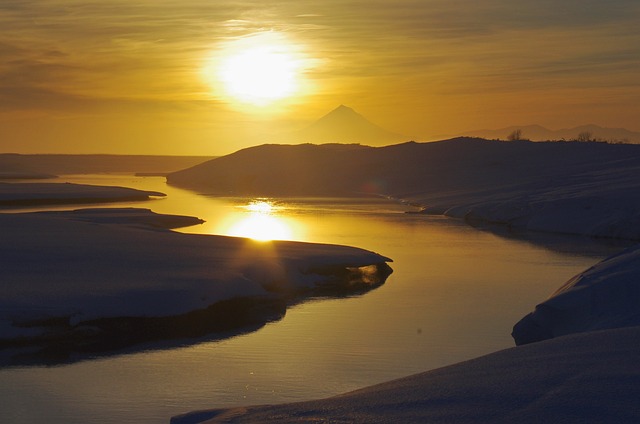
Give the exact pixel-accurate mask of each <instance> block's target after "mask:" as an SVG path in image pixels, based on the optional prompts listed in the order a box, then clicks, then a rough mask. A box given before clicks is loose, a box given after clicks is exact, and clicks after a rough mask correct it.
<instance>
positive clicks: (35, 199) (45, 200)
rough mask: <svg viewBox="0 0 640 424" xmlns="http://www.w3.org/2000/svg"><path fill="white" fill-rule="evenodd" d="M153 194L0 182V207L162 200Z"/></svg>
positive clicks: (115, 188) (110, 188)
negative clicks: (152, 198) (151, 198)
mask: <svg viewBox="0 0 640 424" xmlns="http://www.w3.org/2000/svg"><path fill="white" fill-rule="evenodd" d="M164 196H165V194H164V193H160V192H157V191H143V190H135V189H132V188H127V187H110V186H95V185H85V184H69V183H64V184H63V183H19V184H18V183H0V206H27V205H53V204H76V203H107V202H120V201H127V200H146V199H149V198H150V197H164Z"/></svg>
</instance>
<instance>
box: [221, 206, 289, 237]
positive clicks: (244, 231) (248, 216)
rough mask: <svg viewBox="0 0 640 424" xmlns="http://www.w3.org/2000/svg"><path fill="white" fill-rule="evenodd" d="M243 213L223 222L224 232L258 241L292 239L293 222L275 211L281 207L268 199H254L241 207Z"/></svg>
mask: <svg viewBox="0 0 640 424" xmlns="http://www.w3.org/2000/svg"><path fill="white" fill-rule="evenodd" d="M241 209H243V210H244V213H241V214H240V216H239V217H236V218H234V219H233V220H232V221H231V222H227V223H226V224H225V228H224V229H223V230H222V232H223V233H224V234H227V235H230V236H234V237H247V238H251V239H254V240H258V241H270V240H292V239H293V238H294V236H295V235H296V234H297V233H298V231H297V230H295V229H294V227H295V224H294V223H293V222H292V221H291V220H290V219H287V218H286V217H283V216H278V215H277V214H276V212H277V211H278V210H279V209H282V208H281V207H279V206H277V205H276V204H274V203H272V202H270V201H268V200H260V199H258V200H254V201H251V202H249V203H248V204H246V205H244V206H242V207H241Z"/></svg>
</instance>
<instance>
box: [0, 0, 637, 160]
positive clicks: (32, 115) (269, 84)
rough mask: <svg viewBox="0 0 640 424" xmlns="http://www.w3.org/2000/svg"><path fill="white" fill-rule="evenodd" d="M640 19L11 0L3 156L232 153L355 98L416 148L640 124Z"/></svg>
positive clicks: (377, 7)
mask: <svg viewBox="0 0 640 424" xmlns="http://www.w3.org/2000/svg"><path fill="white" fill-rule="evenodd" d="M639 22H640V2H638V0H610V1H603V0H562V1H557V0H553V1H551V0H536V1H532V0H483V1H476V0H386V1H382V0H368V1H364V0H326V1H309V0H292V1H231V0H215V1H214V0H140V1H132V0H101V1H97V0H93V1H92V0H3V1H2V2H1V3H0V28H2V30H1V31H0V58H1V60H0V151H1V152H18V153H35V152H44V153H61V152H78V153H151V154H204V155H216V154H226V153H230V152H232V151H235V150H237V149H239V148H243V147H247V146H251V145H255V144H262V143H264V142H267V141H276V140H277V139H278V134H285V133H287V132H292V131H295V130H298V129H301V128H303V127H305V126H306V125H308V124H310V123H311V122H313V121H314V120H316V119H318V118H319V117H321V116H322V115H324V114H326V113H327V112H329V111H330V110H332V109H334V108H335V107H337V106H338V105H340V104H345V105H348V106H350V107H352V108H354V109H356V110H357V111H358V112H360V113H361V114H363V115H364V116H366V117H367V118H368V119H370V120H371V121H373V122H375V123H376V124H378V125H380V126H382V127H384V128H386V129H388V130H390V131H393V132H397V133H401V134H406V135H407V139H415V140H418V141H423V140H431V139H434V138H438V137H440V136H446V135H452V134H459V133H463V132H464V131H467V130H472V129H480V128H501V127H506V126H509V125H527V124H534V123H535V124H540V125H543V126H547V127H549V128H552V129H558V128H563V127H572V126H577V125H581V124H586V123H594V124H598V125H601V126H606V127H626V128H627V129H630V130H634V131H640V25H638V23H639ZM265 58H266V59H265ZM256 71H257V73H256ZM245 74H246V75H245ZM250 81H252V82H250ZM256 81H257V82H256ZM243 90H244V91H243ZM247 90H249V92H246V91H247Z"/></svg>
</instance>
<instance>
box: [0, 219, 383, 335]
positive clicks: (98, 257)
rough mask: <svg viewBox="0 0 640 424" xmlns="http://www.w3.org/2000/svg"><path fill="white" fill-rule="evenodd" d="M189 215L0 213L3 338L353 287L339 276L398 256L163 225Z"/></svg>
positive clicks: (0, 322) (0, 330) (0, 327)
mask: <svg viewBox="0 0 640 424" xmlns="http://www.w3.org/2000/svg"><path fill="white" fill-rule="evenodd" d="M184 220H185V217H172V216H164V215H161V216H159V215H157V214H153V213H152V212H151V211H148V210H136V209H115V210H112V211H111V210H109V209H98V210H80V211H71V212H55V213H54V212H46V213H24V214H8V213H5V214H0V232H1V233H2V238H1V239H0V281H2V284H1V285H0V341H3V340H4V342H8V341H11V340H16V339H17V338H19V337H23V338H27V339H28V338H30V337H34V334H35V337H36V338H38V337H40V336H41V335H47V337H63V336H64V335H65V334H66V333H67V332H69V331H71V332H73V331H76V330H78V331H81V330H82V331H84V330H86V328H84V327H83V324H87V323H88V324H90V325H95V320H99V319H105V318H106V319H115V318H123V317H124V318H127V319H130V318H136V317H138V318H140V317H169V316H178V315H183V314H188V313H191V312H193V311H199V310H203V309H206V308H208V307H210V306H211V305H215V304H218V303H220V302H222V301H226V300H231V299H239V298H242V299H246V298H251V297H258V298H264V300H265V301H270V300H271V299H272V298H273V297H274V296H281V297H282V296H290V295H291V294H294V293H299V292H300V291H301V290H304V289H316V288H323V287H324V286H325V285H331V283H333V285H334V286H336V287H335V288H336V289H341V288H344V289H345V290H349V289H350V288H349V287H340V286H341V285H342V284H347V282H346V281H345V280H343V279H340V278H339V277H340V276H341V275H340V273H341V272H345V269H346V268H347V267H354V268H358V267H363V266H368V265H373V264H383V263H385V262H388V261H390V259H388V258H385V257H383V256H381V255H378V254H376V253H373V252H369V251H366V250H362V249H357V248H351V247H346V246H337V245H323V244H310V243H300V242H285V241H278V242H276V241H274V242H268V243H264V242H256V241H252V240H248V239H242V238H233V237H223V236H213V235H195V234H182V233H176V232H172V231H169V230H164V229H162V228H160V227H162V226H174V225H175V224H176V222H177V223H180V224H184V223H185V222H184ZM192 223H193V222H192ZM353 289H354V290H356V289H362V287H355V286H354V287H353ZM92 323H93V324H92ZM37 330H41V331H37Z"/></svg>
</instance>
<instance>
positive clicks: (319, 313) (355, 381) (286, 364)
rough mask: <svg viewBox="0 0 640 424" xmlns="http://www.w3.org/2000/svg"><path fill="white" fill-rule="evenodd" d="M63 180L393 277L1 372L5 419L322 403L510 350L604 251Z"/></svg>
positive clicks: (208, 229)
mask: <svg viewBox="0 0 640 424" xmlns="http://www.w3.org/2000/svg"><path fill="white" fill-rule="evenodd" d="M68 180H70V181H74V182H83V183H92V184H105V185H123V186H130V187H136V188H143V189H150V190H158V191H163V192H165V193H167V194H168V197H167V198H165V199H161V200H153V201H148V202H131V203H122V204H119V206H127V207H128V206H139V207H145V208H151V209H153V210H154V211H156V212H162V213H177V214H187V215H195V216H198V217H201V218H203V219H206V220H207V222H206V223H205V224H203V225H201V226H197V227H191V228H186V229H183V230H181V231H185V232H203V233H218V234H235V233H245V235H251V233H252V232H253V234H254V236H261V234H260V225H264V223H265V222H269V226H270V227H273V228H276V229H277V231H276V233H278V234H280V235H283V236H285V237H286V238H291V239H296V240H306V241H313V242H326V243H338V244H347V245H353V246H358V247H363V248H366V249H369V250H373V251H376V252H378V253H381V254H383V255H385V256H388V257H390V258H392V259H393V260H394V262H393V263H392V264H391V265H392V267H393V269H394V273H393V274H392V275H391V276H390V277H389V279H388V280H387V282H386V284H384V285H383V286H382V287H380V288H378V289H376V290H374V291H372V292H369V293H367V294H365V295H363V296H360V297H354V298H346V299H324V300H315V301H309V302H306V303H302V304H299V305H297V306H295V307H292V308H291V309H289V310H288V312H287V314H286V316H285V317H284V318H283V319H282V320H280V321H278V322H275V323H271V324H268V325H267V326H265V327H263V328H261V329H260V330H258V331H255V332H252V333H249V334H245V335H242V336H237V337H233V338H229V339H226V340H222V341H217V342H205V343H200V344H197V345H192V346H186V347H180V348H174V349H167V350H155V351H145V352H139V353H134V354H128V355H120V356H112V357H108V358H101V359H96V360H90V361H84V362H80V363H75V364H71V365H64V366H56V367H25V368H11V369H3V370H0V405H1V407H0V422H3V423H4V422H6V423H33V422H47V423H53V424H55V423H65V424H73V423H93V422H95V423H114V424H115V423H124V422H126V423H136V424H143V423H145V424H146V423H167V422H168V421H169V418H170V417H171V416H173V415H177V414H180V413H184V412H188V411H192V410H197V409H207V408H215V407H228V406H238V405H245V404H255V403H281V402H291V401H299V400H306V399H313V398H320V397H327V396H331V395H335V394H339V393H343V392H345V391H349V390H353V389H357V388H360V387H363V386H367V385H371V384H375V383H379V382H382V381H386V380H389V379H393V378H397V377H401V376H405V375H409V374H413V373H416V372H421V371H426V370H429V369H433V368H437V367H441V366H444V365H448V364H451V363H455V362H459V361H462V360H465V359H470V358H473V357H477V356H480V355H483V354H486V353H490V352H493V351H496V350H499V349H503V348H508V347H511V346H513V341H512V339H511V337H510V331H511V327H512V325H513V324H514V323H515V322H516V321H517V320H518V319H520V318H521V317H522V316H523V315H524V314H526V313H527V312H529V311H530V310H531V309H532V308H533V307H534V306H535V304H536V303H538V302H540V301H541V300H543V299H544V298H545V297H546V296H548V295H549V294H550V293H551V292H552V291H553V290H555V288H557V287H559V286H560V285H561V284H562V283H563V282H564V281H566V280H567V279H568V278H570V277H571V276H573V275H575V274H576V273H578V272H580V271H582V270H584V269H585V268H587V267H589V266H591V265H593V264H594V263H596V262H598V261H599V260H600V259H602V258H603V257H605V256H607V255H609V254H611V253H613V252H614V251H616V248H612V247H607V246H603V245H599V244H596V243H594V242H591V241H589V240H586V239H582V238H567V237H546V236H545V237H542V236H540V235H538V236H536V239H535V243H532V242H530V241H528V240H527V239H526V238H523V237H521V238H505V237H501V236H497V235H495V234H494V233H491V232H487V231H480V230H477V229H474V228H471V227H469V226H467V225H465V224H464V223H462V222H460V221H456V220H451V219H446V218H442V217H429V216H423V215H411V214H405V213H404V211H405V210H407V209H408V207H407V206H405V205H400V204H396V203H391V202H389V201H386V200H384V199H246V198H228V199H220V198H211V197H206V196H199V195H197V194H195V193H192V192H189V191H186V190H181V189H176V188H172V187H166V186H165V184H164V180H163V179H161V178H151V177H146V178H142V177H131V176H124V175H120V176H114V175H102V176H73V177H70V178H68ZM252 202H253V203H252ZM260 202H264V203H266V204H269V205H272V207H271V209H268V208H267V209H266V210H265V208H264V207H263V206H264V205H263V203H260ZM256 204H257V205H258V206H255V205H256ZM251 205H254V206H251ZM77 207H78V206H74V208H77ZM100 207H104V205H101V206H100ZM66 208H68V207H66ZM49 209H54V208H49ZM58 209H62V208H58ZM265 220H267V221H265ZM278 234H271V235H272V236H273V235H275V236H276V237H277V236H278ZM262 236H265V235H264V234H262Z"/></svg>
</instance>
